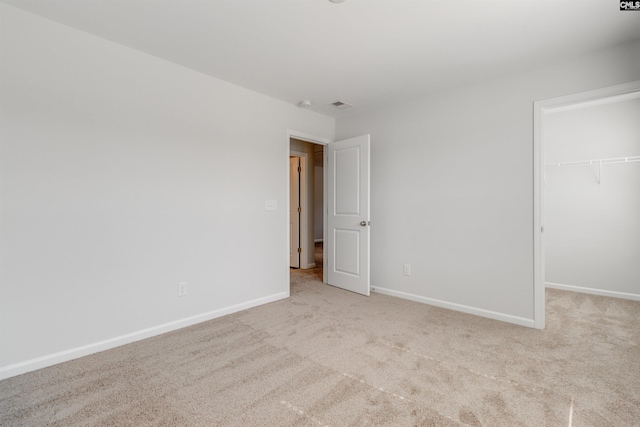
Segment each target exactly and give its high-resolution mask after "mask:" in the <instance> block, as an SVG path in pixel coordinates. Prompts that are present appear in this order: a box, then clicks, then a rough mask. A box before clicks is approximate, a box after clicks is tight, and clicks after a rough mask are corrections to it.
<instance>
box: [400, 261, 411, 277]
mask: <svg viewBox="0 0 640 427" xmlns="http://www.w3.org/2000/svg"><path fill="white" fill-rule="evenodd" d="M402 274H404V275H405V276H411V266H410V265H409V264H405V265H404V266H403V267H402Z"/></svg>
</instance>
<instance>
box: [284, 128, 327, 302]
mask: <svg viewBox="0 0 640 427" xmlns="http://www.w3.org/2000/svg"><path fill="white" fill-rule="evenodd" d="M291 138H294V139H299V140H300V141H305V142H309V143H312V144H318V145H324V146H325V150H324V159H323V162H324V164H325V166H326V162H327V150H326V146H327V145H329V144H330V143H332V142H333V139H329V138H323V137H321V136H316V135H311V134H308V133H304V132H299V131H296V130H293V129H287V139H286V147H287V155H286V156H284V158H285V159H287V164H286V167H285V168H286V171H287V179H286V185H287V187H286V192H285V194H286V195H287V217H288V215H289V210H290V209H291V197H290V194H289V182H290V180H291V174H290V171H289V155H290V153H291V148H290V141H291ZM322 186H323V195H322V198H323V199H322V203H323V209H325V210H326V208H327V168H326V167H323V168H322ZM287 221H288V218H287ZM322 233H323V236H322V237H323V240H324V241H326V240H327V215H326V214H325V215H324V219H323V231H322ZM290 241H291V236H290V235H289V225H288V224H287V249H286V251H285V252H286V260H287V262H286V264H285V265H286V268H287V285H288V286H287V292H288V293H289V292H290V290H291V276H290V275H289V268H290V267H289V249H288V247H289V242H290ZM325 255H326V250H325V248H324V245H322V256H323V258H324V257H325ZM327 271H328V270H327V263H326V262H323V263H322V282H323V283H327Z"/></svg>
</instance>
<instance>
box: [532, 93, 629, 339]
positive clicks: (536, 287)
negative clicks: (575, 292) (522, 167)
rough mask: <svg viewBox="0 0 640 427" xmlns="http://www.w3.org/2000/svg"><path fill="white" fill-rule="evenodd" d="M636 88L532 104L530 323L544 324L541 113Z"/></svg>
mask: <svg viewBox="0 0 640 427" xmlns="http://www.w3.org/2000/svg"><path fill="white" fill-rule="evenodd" d="M638 91H640V80H636V81H633V82H629V83H624V84H620V85H615V86H609V87H605V88H600V89H596V90H590V91H586V92H580V93H575V94H571V95H566V96H560V97H557V98H550V99H545V100H541V101H535V102H534V103H533V193H534V197H533V292H534V298H533V301H534V304H533V306H534V312H533V324H534V327H535V328H537V329H544V327H545V294H544V291H545V265H544V238H543V231H544V167H545V166H544V115H545V114H546V113H550V112H553V110H557V109H559V108H564V107H567V106H570V105H575V104H583V103H588V102H598V101H599V100H602V99H605V98H610V97H612V96H617V95H624V94H626V93H631V92H638Z"/></svg>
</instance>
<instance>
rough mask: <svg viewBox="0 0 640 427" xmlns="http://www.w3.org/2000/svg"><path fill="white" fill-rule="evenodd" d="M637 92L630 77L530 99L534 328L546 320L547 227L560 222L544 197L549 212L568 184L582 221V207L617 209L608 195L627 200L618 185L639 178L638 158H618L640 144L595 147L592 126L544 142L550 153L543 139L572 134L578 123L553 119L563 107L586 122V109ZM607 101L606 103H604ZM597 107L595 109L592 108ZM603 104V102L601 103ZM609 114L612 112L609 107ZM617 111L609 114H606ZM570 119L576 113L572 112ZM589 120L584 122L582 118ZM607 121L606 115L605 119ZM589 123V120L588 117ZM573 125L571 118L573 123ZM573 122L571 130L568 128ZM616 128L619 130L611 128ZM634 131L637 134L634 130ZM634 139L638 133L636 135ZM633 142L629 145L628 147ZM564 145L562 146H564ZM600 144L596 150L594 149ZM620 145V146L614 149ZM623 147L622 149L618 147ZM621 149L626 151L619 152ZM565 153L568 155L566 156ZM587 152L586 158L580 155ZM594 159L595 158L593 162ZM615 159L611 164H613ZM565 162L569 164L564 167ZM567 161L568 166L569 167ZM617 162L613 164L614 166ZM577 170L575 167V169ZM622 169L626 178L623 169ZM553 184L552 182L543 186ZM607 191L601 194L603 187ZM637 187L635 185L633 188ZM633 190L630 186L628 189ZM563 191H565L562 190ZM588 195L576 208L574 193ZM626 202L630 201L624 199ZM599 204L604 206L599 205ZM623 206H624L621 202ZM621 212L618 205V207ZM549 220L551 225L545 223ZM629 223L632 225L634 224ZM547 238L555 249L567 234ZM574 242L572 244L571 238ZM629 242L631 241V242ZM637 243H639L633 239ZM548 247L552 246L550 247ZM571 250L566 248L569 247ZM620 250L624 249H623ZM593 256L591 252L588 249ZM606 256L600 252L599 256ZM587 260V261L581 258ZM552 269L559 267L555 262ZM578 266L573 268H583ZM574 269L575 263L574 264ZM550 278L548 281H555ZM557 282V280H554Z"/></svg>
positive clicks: (638, 83) (555, 208) (604, 251)
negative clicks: (583, 204)
mask: <svg viewBox="0 0 640 427" xmlns="http://www.w3.org/2000/svg"><path fill="white" fill-rule="evenodd" d="M639 96H640V81H636V82H631V83H627V84H622V85H618V86H612V87H608V88H603V89H598V90H594V91H589V92H582V93H578V94H574V95H569V96H563V97H559V98H553V99H549V100H545V101H538V102H535V103H534V195H535V196H534V296H535V297H534V316H535V317H534V325H535V327H536V328H539V329H543V328H544V324H545V304H544V303H545V288H546V286H547V281H548V277H547V274H548V272H547V269H546V267H547V266H546V263H545V259H546V256H547V254H546V249H547V248H546V246H545V245H546V240H547V236H545V234H544V233H545V232H551V231H557V230H553V227H556V226H557V224H558V222H557V219H556V218H554V219H553V221H548V222H547V220H550V219H551V218H545V213H549V212H548V210H547V209H546V202H549V204H550V205H551V204H553V206H549V207H550V208H551V209H552V212H553V211H555V212H558V211H559V209H558V206H557V205H558V203H559V201H562V203H565V202H567V200H562V199H563V196H562V195H561V194H556V193H558V192H559V191H560V190H561V188H560V187H559V185H560V184H562V185H565V186H566V185H569V187H567V188H569V190H570V191H571V192H572V193H573V194H570V196H571V197H572V198H573V199H574V200H573V201H572V202H571V203H572V205H571V206H570V207H569V209H570V210H574V211H575V209H578V210H579V211H580V212H579V213H580V215H579V216H578V217H576V218H574V219H573V222H574V223H577V222H578V221H582V220H583V219H584V217H585V216H586V215H585V213H587V214H588V213H589V212H590V211H596V212H600V213H602V212H604V211H606V210H609V211H611V212H616V209H618V210H619V209H620V207H618V208H616V207H615V206H609V205H610V204H611V201H613V200H614V199H616V198H617V199H619V200H624V203H627V202H628V201H629V199H628V197H625V196H622V195H619V194H618V193H620V190H621V189H622V188H623V187H624V186H628V185H629V183H630V181H629V178H630V177H633V176H634V174H635V176H636V177H635V178H631V179H635V180H637V175H638V174H637V164H636V165H633V164H632V165H626V167H627V169H626V170H624V169H622V168H618V167H617V163H629V159H634V158H636V159H637V158H638V157H637V156H638V155H639V154H640V153H636V152H635V151H634V150H638V148H640V147H638V146H637V144H636V146H635V147H631V146H632V145H633V143H631V145H629V143H628V142H626V143H625V142H621V143H616V144H615V146H616V147H617V148H616V147H614V144H608V145H600V146H598V147H595V143H594V144H593V145H594V147H595V148H593V147H591V148H589V146H588V144H587V142H588V140H590V139H591V138H592V137H593V133H594V131H593V130H592V131H591V132H590V134H589V133H587V134H583V135H582V137H581V138H579V139H580V141H577V142H576V143H575V144H573V145H572V144H564V145H565V147H563V148H560V147H550V146H548V145H547V147H546V148H547V149H548V151H549V153H546V150H545V145H546V144H547V143H552V142H553V140H554V138H555V140H558V139H557V138H558V137H559V136H560V137H561V138H564V137H572V138H575V137H576V135H577V134H576V133H575V132H573V130H575V128H576V126H571V125H565V124H562V125H561V126H560V125H559V124H558V123H556V122H557V120H556V119H558V118H559V117H560V116H559V114H561V113H566V112H569V113H571V114H567V115H566V116H567V117H571V116H576V112H577V114H578V115H579V116H580V117H581V118H580V119H579V121H581V122H582V123H588V121H589V119H587V118H585V117H583V116H586V115H588V114H586V112H589V111H591V112H595V111H600V110H602V111H605V110H611V108H609V107H610V106H611V105H612V104H613V103H615V102H618V101H629V100H632V99H637V98H638V97H639ZM607 105H609V107H607ZM596 107H597V108H598V110H596V109H595V108H596ZM604 107H606V108H604ZM607 114H616V113H612V112H611V111H610V112H609V113H607ZM612 117H615V116H613V115H610V118H612ZM573 118H574V119H575V118H576V117H573ZM585 120H587V122H585ZM605 121H609V120H605ZM589 124H591V123H589ZM574 125H575V123H574ZM572 128H573V130H572ZM605 133H606V134H605V135H601V138H602V139H605V140H608V141H610V140H611V139H610V138H611V137H612V130H611V128H609V129H608V130H607V131H606V132H605ZM615 133H619V132H615ZM636 136H637V135H636ZM635 140H636V141H637V138H636V139H635ZM623 147H627V148H630V151H632V152H631V153H627V150H626V149H624V150H623V149H622V148H623ZM631 148H633V150H631ZM612 149H613V150H614V151H606V150H612ZM563 150H564V151H563ZM589 150H592V151H591V153H593V154H592V155H589V154H590V152H589ZM598 150H600V151H598ZM615 150H618V151H615ZM620 150H622V151H620ZM622 152H624V153H625V154H620V153H622ZM574 154H575V155H577V156H578V157H580V158H577V157H576V158H573V157H572V156H573V155H574ZM565 157H566V158H565ZM582 157H585V158H582ZM594 162H595V163H594ZM614 163H615V164H614ZM565 166H567V167H566V168H565ZM569 166H571V167H569ZM628 166H632V167H633V168H634V171H632V170H631V169H630V168H629V167H628ZM613 168H615V169H613ZM574 172H575V173H574ZM607 174H610V175H609V177H610V178H611V181H609V185H615V186H616V187H609V188H605V187H604V186H605V185H607V183H606V181H604V180H605V179H606V177H607ZM624 174H626V175H625V176H626V177H625V178H623V177H622V175H624ZM550 185H554V187H553V188H551V187H549V188H547V186H550ZM547 192H548V193H549V195H550V196H552V199H550V200H547V198H546V193H547ZM607 192H608V193H611V194H605V193H607ZM636 192H637V190H636ZM629 194H633V190H632V192H631V193H629ZM565 195H566V194H565ZM578 196H579V197H583V198H585V197H586V198H587V199H588V200H586V201H583V202H586V203H589V204H590V206H589V207H590V210H585V209H584V208H580V207H579V206H577V205H576V204H577V203H578V202H579V200H578V199H577V197H578ZM568 198H569V197H564V199H568ZM597 200H609V202H605V203H601V204H598V202H597ZM627 204H628V203H627ZM602 208H605V209H604V210H602ZM569 209H567V206H565V207H564V208H562V210H564V211H565V212H564V213H567V211H568V210H569ZM623 209H624V208H623ZM617 213H619V211H618V212H617ZM625 214H627V216H629V217H630V218H640V214H639V213H638V212H636V213H635V216H634V215H633V214H629V213H628V212H625ZM612 218H613V217H609V219H606V220H604V221H602V217H601V216H600V217H599V218H598V221H600V223H599V222H592V224H593V225H596V226H597V228H600V225H602V223H607V222H608V223H613V222H617V221H618V220H619V219H615V220H613V219H612ZM546 225H548V226H549V227H546ZM632 228H633V227H632ZM585 232H587V233H586V234H589V235H591V234H593V233H594V232H595V230H593V229H589V230H585ZM548 237H549V240H551V239H552V238H553V245H554V247H553V249H552V250H553V251H556V250H557V243H558V242H559V241H560V240H562V239H565V238H566V237H567V236H559V235H558V234H557V233H555V234H554V235H552V234H550V233H549V234H548ZM598 239H600V240H602V237H601V236H600V237H598ZM574 243H576V242H573V243H571V244H574ZM584 246H585V245H582V247H580V248H579V250H581V251H582V250H584ZM632 246H633V243H632ZM636 247H637V245H636ZM549 249H551V248H549ZM600 249H602V252H600V255H595V257H596V259H599V258H600V257H605V256H606V255H607V252H612V250H611V248H610V247H609V248H607V247H605V245H601V246H600ZM570 251H571V250H569V252H570ZM613 252H614V253H618V255H624V254H625V253H627V251H622V252H620V251H617V250H614V251H613ZM623 252H624V253H623ZM592 256H593V255H592ZM603 259H604V258H603ZM585 262H587V266H588V267H589V268H591V267H592V265H591V264H593V263H589V262H588V261H585ZM582 264H583V265H585V263H584V262H583V263H582ZM553 269H554V270H557V268H556V267H555V266H554V267H553ZM581 269H582V267H581V268H579V269H577V270H581ZM574 271H576V269H574ZM558 272H559V270H558V271H557V272H556V271H554V273H553V274H557V273H558ZM553 286H554V285H553V284H552V285H551V286H550V287H553ZM556 287H557V286H556ZM571 290H574V291H581V292H589V293H598V292H599V293H598V294H600V295H607V296H619V297H625V296H623V295H622V294H627V295H626V297H632V298H630V299H636V298H634V295H630V294H629V293H627V292H617V295H616V293H615V292H616V291H614V293H611V290H609V291H607V292H605V293H603V292H602V289H601V290H599V291H598V290H596V291H594V289H593V288H591V289H589V288H587V289H585V288H584V287H581V286H573V289H571ZM635 297H640V295H635Z"/></svg>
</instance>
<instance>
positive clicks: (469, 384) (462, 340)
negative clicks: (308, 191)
mask: <svg viewBox="0 0 640 427" xmlns="http://www.w3.org/2000/svg"><path fill="white" fill-rule="evenodd" d="M318 274H319V270H318V269H314V270H308V271H295V272H294V273H293V275H292V295H291V298H289V299H287V300H283V301H278V302H275V303H271V304H267V305H264V306H261V307H256V308H254V309H250V310H246V311H243V312H241V313H236V314H233V315H230V316H226V317H223V318H220V319H216V320H213V321H209V322H206V323H202V324H199V325H195V326H193V327H189V328H185V329H182V330H179V331H175V332H172V333H169V334H165V335H162V336H158V337H154V338H151V339H147V340H144V341H140V342H137V343H133V344H130V345H126V346H122V347H119V348H116V349H113V350H109V351H105V352H102V353H98V354H95V355H91V356H88V357H84V358H81V359H77V360H74V361H71V362H67V363H63V364H60V365H57V366H53V367H50V368H46V369H42V370H39V371H36V372H31V373H28V374H25V375H20V376H18V377H14V378H10V379H7V380H4V381H2V382H0V425H2V426H45V425H51V426H54V425H55V426H76V425H78V426H79V425H82V426H92V425H99V426H174V425H175V426H227V425H228V426H325V425H326V426H349V425H354V426H360V425H362V426H364V425H376V426H378V425H379V426H383V425H389V426H417V425H426V426H458V425H470V426H569V425H571V426H616V427H619V426H638V425H640V347H639V344H640V332H639V331H640V303H638V302H633V301H625V300H617V299H611V298H604V297H597V296H592V295H585V294H577V293H570V292H563V291H557V290H547V323H548V324H547V329H546V330H544V331H539V330H533V329H528V328H524V327H519V326H514V325H510V324H506V323H502V322H498V321H493V320H489V319H484V318H479V317H475V316H471V315H465V314H462V313H457V312H452V311H447V310H443V309H439V308H435V307H430V306H427V305H422V304H418V303H413V302H410V301H405V300H400V299H396V298H392V297H388V296H384V295H379V294H373V295H372V296H371V297H369V298H367V297H362V296H359V295H356V294H352V293H350V292H346V291H342V290H340V289H336V288H333V287H330V286H326V285H322V284H320V283H318V282H317V280H316V279H317V277H318Z"/></svg>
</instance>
